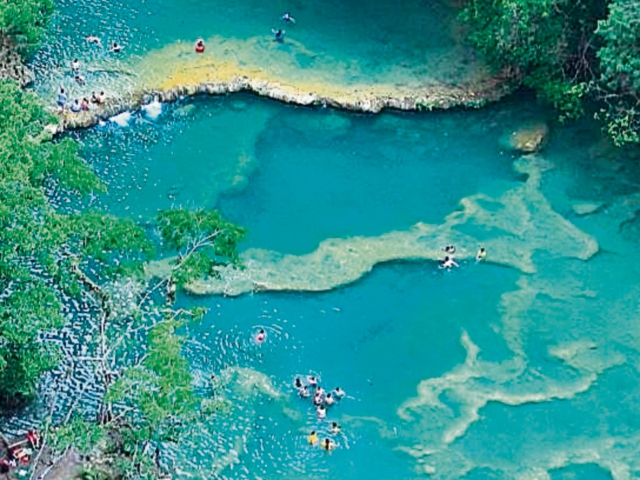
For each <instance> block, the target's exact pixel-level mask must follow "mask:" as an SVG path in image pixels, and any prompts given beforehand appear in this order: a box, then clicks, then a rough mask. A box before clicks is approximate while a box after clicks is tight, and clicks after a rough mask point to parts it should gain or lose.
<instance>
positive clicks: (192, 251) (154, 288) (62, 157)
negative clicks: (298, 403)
mask: <svg viewBox="0 0 640 480" xmlns="http://www.w3.org/2000/svg"><path fill="white" fill-rule="evenodd" d="M53 7H54V4H53V0H6V1H3V2H0V37H2V41H3V42H4V43H6V40H7V39H8V42H9V45H12V46H14V47H15V46H17V47H18V49H19V51H20V53H21V54H22V55H23V57H26V56H28V55H30V54H31V53H33V51H34V50H35V49H36V48H37V46H38V44H39V41H40V39H41V36H42V32H43V31H44V27H45V26H46V24H47V22H48V20H49V18H50V16H51V14H52V13H53ZM52 123H56V120H55V119H54V118H53V117H51V116H50V115H49V114H48V113H46V111H45V110H44V108H43V106H42V105H41V103H40V101H39V99H38V98H37V97H36V96H35V95H34V94H32V93H29V92H26V91H23V90H21V89H20V87H19V85H18V84H17V83H15V82H13V81H9V80H0V415H1V414H2V413H3V411H4V410H6V409H7V408H15V407H20V408H21V407H24V406H25V405H28V403H29V402H30V401H31V400H33V399H34V396H35V395H36V394H37V387H38V385H39V383H40V381H41V379H42V376H43V374H45V373H46V372H49V371H51V370H54V369H57V370H58V371H59V373H61V372H63V371H65V369H66V372H65V373H64V375H65V376H69V377H70V376H74V375H77V374H78V372H82V375H83V379H84V380H83V382H84V388H85V389H89V390H92V395H91V396H92V398H99V399H101V400H100V404H99V405H97V406H95V405H94V406H92V408H93V411H91V410H90V411H88V410H87V408H86V407H85V406H82V396H83V394H84V393H85V392H84V391H83V392H79V393H78V397H77V399H76V402H75V403H74V404H73V405H72V406H70V407H67V410H66V411H60V409H59V408H56V409H52V411H51V413H52V415H51V416H50V417H49V418H47V419H46V424H45V425H43V429H44V430H45V432H46V434H45V439H44V440H45V445H46V446H47V450H48V452H49V453H48V454H49V455H52V456H53V460H54V461H55V459H56V458H59V456H60V454H61V453H62V452H64V451H66V449H67V447H69V446H71V445H73V446H74V448H76V449H77V450H79V451H80V452H82V453H85V454H87V455H91V456H92V458H93V461H92V462H91V463H88V464H85V469H86V471H85V472H84V474H83V478H96V479H97V478H157V477H158V476H159V475H160V469H161V466H160V462H159V455H160V450H159V448H158V447H161V445H162V442H167V441H170V442H171V441H177V440H178V439H179V438H180V435H181V433H182V430H183V429H184V428H185V425H186V424H188V422H187V421H188V420H190V419H193V418H194V417H195V416H196V415H198V416H199V417H200V418H202V417H203V416H204V415H206V413H207V412H208V411H211V399H208V398H199V397H198V396H197V395H196V393H195V392H194V389H193V378H192V377H191V373H190V369H189V364H188V361H187V360H186V359H185V358H184V357H183V353H182V346H183V343H184V338H183V336H182V334H180V333H179V331H180V330H181V329H183V328H184V327H185V326H186V325H187V324H188V323H190V322H193V321H198V320H199V319H201V318H202V316H203V314H204V311H203V310H202V309H192V310H182V309H180V310H175V309H174V308H173V302H174V301H175V298H176V293H177V292H176V290H177V288H179V287H180V286H182V285H184V284H185V283H188V282H189V281H190V280H192V279H194V278H197V277H200V276H203V275H216V267H217V266H218V265H225V264H227V263H229V262H233V263H234V264H238V263H239V261H238V257H237V254H236V246H237V244H238V242H239V241H240V240H241V239H242V237H243V235H244V231H243V230H242V229H241V228H239V227H237V226H236V225H233V224H231V223H230V222H228V221H226V220H225V219H224V218H222V217H221V216H220V215H219V214H218V212H215V211H196V212H189V211H186V210H183V209H177V210H169V211H163V212H160V213H159V214H158V217H157V219H156V220H157V221H156V223H155V225H151V226H150V227H149V226H146V228H145V229H143V228H142V227H141V226H140V225H138V224H137V223H136V222H134V221H132V220H130V219H126V218H117V217H114V216H111V215H108V214H105V213H104V212H99V211H79V212H74V213H65V211H62V210H60V209H59V208H57V207H56V205H54V204H53V203H52V202H51V200H50V199H51V198H52V197H51V196H50V195H48V193H50V192H52V191H55V190H57V191H66V192H67V194H68V195H71V197H74V196H75V197H76V198H80V197H82V196H84V195H87V194H89V193H92V192H105V191H106V188H105V186H104V185H103V183H102V182H101V181H100V179H99V178H98V177H97V176H96V175H95V174H94V173H93V172H92V170H91V168H90V167H89V166H88V165H87V164H86V163H85V162H84V161H83V160H82V159H81V158H79V156H78V146H77V144H76V143H75V142H74V141H72V140H71V139H69V138H66V139H64V140H61V141H53V139H52V138H51V134H50V133H48V130H47V128H46V126H47V125H49V124H52ZM171 252H173V253H174V254H177V255H176V257H175V260H173V261H172V262H171V268H170V270H169V273H168V275H167V276H166V278H161V279H150V278H147V277H146V275H145V273H144V264H145V262H148V261H152V260H153V259H154V257H155V256H156V255H157V254H158V253H161V254H163V255H164V256H166V255H167V254H171ZM79 305H89V307H88V312H89V316H88V318H87V320H85V322H84V323H85V324H86V325H83V326H80V328H84V329H85V331H84V334H83V349H84V350H83V352H84V353H83V356H82V358H71V359H69V358H68V356H69V355H70V353H69V352H68V351H67V352H63V351H62V350H60V348H59V347H57V346H56V344H55V343H52V342H50V341H48V340H47V339H48V338H55V337H56V335H55V334H54V335H53V336H51V335H47V334H48V333H49V332H55V331H56V330H57V329H59V328H61V327H63V326H64V325H65V324H66V323H67V320H66V319H65V317H64V316H63V314H62V313H63V312H64V311H66V312H70V313H71V314H72V315H73V314H74V312H76V313H77V312H78V311H79V310H78V308H79V307H78V306H79ZM80 309H81V310H82V307H80ZM85 310H86V308H85ZM78 327H79V326H78V325H76V327H75V328H78ZM76 333H78V334H79V333H80V332H76ZM61 362H62V363H61ZM65 362H66V363H65ZM65 365H66V366H65ZM69 365H71V366H69ZM96 395H97V397H96ZM53 405H55V399H54V400H53ZM54 413H55V415H54ZM0 433H2V432H0ZM152 444H153V447H154V448H151V447H152ZM153 452H155V454H153Z"/></svg>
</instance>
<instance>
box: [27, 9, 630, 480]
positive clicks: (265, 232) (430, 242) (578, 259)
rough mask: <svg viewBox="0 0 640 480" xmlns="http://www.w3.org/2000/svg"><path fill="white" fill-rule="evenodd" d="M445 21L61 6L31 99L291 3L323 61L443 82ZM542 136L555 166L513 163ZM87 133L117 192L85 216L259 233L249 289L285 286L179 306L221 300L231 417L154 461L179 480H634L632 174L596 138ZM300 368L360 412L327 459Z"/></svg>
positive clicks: (223, 111) (220, 348) (211, 331)
mask: <svg viewBox="0 0 640 480" xmlns="http://www.w3.org/2000/svg"><path fill="white" fill-rule="evenodd" d="M444 5H445V4H444V3H439V2H427V3H425V4H419V3H418V2H415V3H411V2H410V3H408V4H406V5H404V4H403V5H402V13H403V15H402V20H401V21H399V20H398V19H397V17H395V16H394V15H393V13H394V12H397V10H398V9H399V8H400V7H398V5H397V4H395V3H393V2H388V3H387V2H375V3H369V4H366V5H360V4H356V3H354V2H343V3H338V2H334V3H332V2H329V3H323V4H320V3H317V4H308V3H304V4H303V3H297V4H287V5H285V4H275V5H270V6H265V4H262V3H257V2H242V3H237V2H236V3H234V4H228V5H226V4H221V3H220V4H219V3H215V2H211V3H204V2H187V3H185V2H170V1H166V2H162V3H154V4H153V5H150V4H149V3H148V2H147V3H144V4H142V3H140V4H138V3H126V4H125V3H117V2H114V3H112V4H110V6H109V8H108V9H107V8H106V7H105V6H104V4H103V3H102V2H98V1H96V2H84V3H82V4H81V5H78V4H76V3H75V2H73V3H72V2H62V9H63V12H64V14H65V15H69V14H72V18H73V19H75V20H76V21H75V22H67V23H64V22H62V21H60V23H59V24H58V26H57V27H56V28H58V29H59V31H61V32H63V34H62V35H61V37H60V39H59V41H58V42H55V43H54V42H52V43H50V44H49V45H48V46H47V47H46V48H45V50H44V52H43V53H42V54H41V56H40V58H39V59H38V60H37V61H36V65H38V66H39V68H41V69H42V71H41V76H40V81H39V84H38V85H37V88H39V89H46V88H48V86H50V85H51V80H54V81H56V79H59V78H60V77H59V76H60V75H61V73H60V71H59V70H56V69H55V68H53V69H52V68H51V65H52V63H55V60H56V59H59V58H67V57H70V56H72V55H73V53H72V52H73V50H72V48H73V45H74V43H73V42H74V40H77V39H78V38H81V36H82V35H84V34H89V33H94V32H95V31H96V30H97V29H101V31H102V30H103V31H106V32H109V34H110V35H116V34H117V35H120V37H119V38H123V39H124V40H123V41H124V42H126V43H127V46H128V50H129V48H130V49H131V50H132V51H131V54H132V55H133V56H134V57H135V56H136V55H142V54H144V53H146V52H147V51H148V50H151V49H154V48H159V47H162V46H163V45H166V44H167V43H169V42H173V41H175V40H178V39H183V40H187V39H189V38H191V37H193V36H197V35H203V36H206V35H212V34H214V33H218V34H220V35H223V36H228V37H236V38H245V39H246V38H250V37H252V36H254V35H256V33H255V32H256V31H257V30H258V29H262V28H264V26H265V25H267V28H270V25H271V24H273V23H274V22H275V20H277V16H278V14H279V13H280V11H282V10H284V9H290V10H291V12H292V14H293V15H294V16H296V17H298V19H299V24H298V25H296V27H294V28H296V30H295V32H296V35H298V34H299V35H300V38H301V39H302V40H301V41H303V43H305V45H306V46H307V48H310V49H314V50H321V49H326V52H327V55H330V56H331V57H332V58H338V57H340V56H343V58H346V57H349V58H352V59H353V58H356V59H359V60H360V63H361V64H362V65H365V66H366V68H369V69H370V70H368V71H369V72H370V73H371V75H375V74H376V72H377V71H378V70H380V71H382V70H388V69H389V68H391V67H390V66H393V64H395V63H396V62H397V63H398V64H400V63H402V62H405V61H406V62H409V63H412V62H414V63H415V62H418V61H419V62H421V64H422V65H424V68H425V69H430V71H433V72H434V75H440V74H441V73H442V72H443V71H444V70H440V69H439V68H440V67H439V66H440V63H438V61H437V59H438V58H441V57H440V55H442V54H443V51H446V52H448V53H447V55H449V54H450V53H451V52H452V51H457V50H456V49H457V48H458V47H457V46H456V45H457V44H456V42H455V36H456V33H455V30H456V28H455V27H454V26H452V25H451V24H450V23H448V22H447V21H446V20H447V19H451V18H452V12H451V11H450V10H449V9H448V8H447V7H445V6H444ZM423 7H424V9H423ZM209 12H211V15H210V16H209V15H208V14H209ZM385 12H387V13H386V14H385ZM425 12H427V13H425ZM214 13H215V14H214ZM418 13H420V14H419V15H418ZM61 18H65V17H61ZM311 19H313V20H312V21H310V20H311ZM346 19H348V22H347V20H346ZM310 23H313V29H311V28H310V27H309V24H310ZM101 25H102V26H101ZM346 26H348V28H345V27H346ZM298 27H300V29H299V31H298V30H297V29H298ZM430 29H431V30H430ZM329 30H331V31H332V32H335V35H329V34H328V32H329ZM417 31H420V32H423V31H425V32H426V31H432V32H434V33H433V34H432V35H418V34H416V32H417ZM56 46H58V47H59V49H60V51H55V48H54V47H56ZM83 48H84V47H83ZM372 52H375V53H376V55H372ZM378 53H379V55H378ZM458 53H459V52H458ZM94 54H95V53H91V52H90V51H89V50H87V52H86V55H87V56H88V57H87V58H89V57H90V56H91V55H94ZM60 55H62V57H61V56H60ZM345 61H346V60H345ZM414 66H415V65H414ZM301 68H306V67H301ZM366 68H365V70H366ZM456 68H457V67H456ZM101 75H102V74H101ZM105 75H107V74H105ZM545 120H547V121H549V122H550V126H551V137H550V141H549V143H548V145H547V146H546V148H545V149H544V150H543V151H542V152H541V153H540V154H539V155H536V156H531V157H520V156H518V155H516V154H514V153H513V152H509V151H506V150H505V149H504V148H503V147H501V145H503V142H502V139H503V138H504V136H505V135H506V134H508V133H510V132H512V131H513V130H514V129H516V128H518V127H520V126H523V125H527V124H529V123H531V122H539V121H545ZM72 135H73V136H74V137H76V138H78V139H79V140H80V142H81V143H82V145H83V147H82V153H83V155H84V157H85V158H86V159H87V160H88V162H89V163H90V164H91V165H92V166H93V167H94V168H95V170H96V171H97V173H98V174H99V175H100V176H101V177H102V178H103V179H104V180H105V182H106V183H107V184H108V187H109V193H108V194H107V195H104V196H100V197H94V198H91V199H89V200H87V201H86V202H85V203H86V204H87V205H90V206H91V207H93V208H103V209H105V210H107V211H110V212H113V213H116V214H118V215H126V216H132V217H133V218H136V219H138V220H139V221H141V222H142V223H143V224H145V223H146V222H147V221H148V220H149V219H150V218H151V217H152V216H153V215H154V214H155V212H156V211H157V210H158V209H165V208H169V207H171V206H172V205H184V206H188V207H190V208H197V207H217V208H220V209H221V210H222V212H223V213H224V214H225V215H226V216H228V217H229V218H230V219H232V220H234V221H236V222H238V223H240V224H242V225H244V226H245V227H246V228H247V229H248V232H249V233H248V236H247V239H246V242H245V243H244V244H243V245H242V250H243V258H244V259H245V262H246V263H247V264H248V265H250V267H251V268H248V269H247V270H248V272H249V273H248V274H247V275H255V277H254V278H259V279H261V278H269V279H270V280H271V282H270V283H268V288H266V290H267V291H264V292H260V293H251V288H245V287H246V285H245V284H244V283H242V282H243V281H244V280H246V279H242V278H241V279H240V280H238V279H229V282H230V284H233V282H236V281H237V282H238V284H239V286H238V288H232V289H230V290H229V291H232V292H233V293H237V294H239V295H237V296H221V295H210V296H190V295H188V294H181V295H180V296H179V299H178V303H179V305H185V306H190V305H205V306H207V307H208V308H209V312H208V314H207V316H206V318H205V319H204V321H203V322H202V323H201V324H199V325H195V326H191V327H190V329H189V330H188V332H187V333H188V337H189V341H188V343H187V346H186V353H187V355H188V357H189V358H190V360H191V361H192V365H193V371H194V375H195V377H196V386H197V388H198V389H199V390H200V391H201V393H203V394H204V395H211V394H212V391H211V390H212V386H211V384H210V382H209V380H208V379H209V377H210V375H211V374H212V373H215V374H216V375H217V376H218V378H219V379H220V382H221V383H220V384H219V386H218V387H217V390H216V393H215V395H216V397H215V398H225V399H227V400H229V401H230V406H229V407H228V409H226V410H224V411H222V412H220V413H219V414H218V415H217V416H216V418H215V421H212V422H204V423H198V424H197V425H196V426H195V427H194V432H193V433H192V435H191V436H189V437H188V438H186V439H184V440H183V442H182V443H181V444H180V445H177V446H175V445H168V444H167V445H164V446H163V449H164V451H165V452H166V454H165V457H164V458H165V462H166V464H167V466H168V467H169V468H171V469H172V470H173V471H174V472H175V473H176V478H265V479H275V478H278V479H279V478H291V479H293V478H314V479H315V478H318V479H324V478H340V479H360V478H374V479H378V478H380V479H416V478H436V479H457V478H465V479H489V478H491V479H493V478H497V479H512V478H517V479H523V480H529V479H554V480H555V479H571V478H576V479H594V480H597V479H602V478H614V479H616V480H626V479H632V478H638V476H640V436H639V435H638V433H637V432H638V427H639V426H640V416H639V415H638V413H637V404H638V399H640V389H639V388H638V384H639V382H638V380H639V377H640V375H639V373H638V372H639V366H640V355H639V352H640V335H639V334H640V331H639V330H638V327H637V317H638V311H640V308H639V307H640V305H639V301H638V298H640V296H639V294H640V288H639V287H638V278H639V274H640V267H638V262H637V261H636V259H637V249H638V242H639V240H640V236H639V234H640V230H639V229H640V223H639V220H638V219H637V215H636V213H637V211H639V210H640V193H639V192H640V182H638V181H637V179H638V178H640V175H639V174H640V163H639V162H638V158H637V157H638V155H637V154H636V153H634V152H630V151H629V152H619V151H615V150H613V149H611V148H610V147H608V146H607V145H606V143H605V142H604V141H602V139H601V137H600V135H599V132H598V131H597V130H595V129H594V128H593V126H592V125H589V124H583V125H577V126H573V127H561V126H558V125H555V124H554V123H553V122H551V121H550V120H549V118H547V112H545V111H544V110H543V109H542V108H541V107H539V106H538V105H536V104H535V103H534V102H533V101H532V100H531V99H529V98H526V97H524V96H518V97H516V98H513V99H510V100H509V101H505V102H503V103H501V104H500V105H496V106H493V107H490V108H486V109H483V110H481V111H474V112H469V111H450V112H442V113H429V114H397V113H383V114H380V115H376V116H367V115H354V114H347V113H341V112H336V111H332V110H326V109H306V108H298V107H291V106H285V105H281V104H277V103H274V102H267V101H263V100H260V99H258V98H255V97H253V96H248V95H233V96H229V97H224V98H195V99H183V100H181V101H180V102H178V103H177V104H176V105H171V106H168V105H165V106H163V112H162V114H161V115H160V116H159V117H158V118H156V119H152V118H149V117H148V116H146V115H145V114H143V113H141V112H132V117H131V119H130V121H129V122H128V126H126V127H122V126H118V125H116V124H115V123H113V122H107V123H106V124H104V125H101V126H98V127H96V128H94V129H91V130H86V131H82V132H76V133H73V134H72ZM416 224H418V226H417V227H415V225H416ZM390 232H395V233H390ZM328 239H337V240H335V241H333V242H330V243H328V244H327V243H326V241H327V240H328ZM341 239H343V240H341ZM448 241H454V242H456V244H457V245H458V247H459V250H460V253H461V255H462V254H464V253H465V252H467V251H470V252H471V254H472V255H473V253H474V252H475V248H477V247H478V246H479V245H481V244H484V245H486V246H487V247H488V250H489V256H488V259H487V260H488V261H487V262H483V263H476V262H474V261H472V260H471V261H469V260H464V261H461V262H460V263H461V266H460V268H457V269H454V270H453V271H451V272H444V271H442V270H439V269H438V268H437V264H436V262H434V261H432V260H433V258H434V255H436V254H437V255H442V252H441V251H440V250H438V249H439V248H440V247H442V246H443V245H444V244H445V242H448ZM323 242H324V243H323ZM433 252H435V254H434V253H433ZM305 255H306V256H305ZM314 255H315V257H314ZM317 257H321V258H320V260H317ZM309 258H311V259H312V260H313V259H316V260H317V261H316V262H315V263H314V261H309ZM389 259H391V260H393V261H386V262H383V261H384V260H389ZM378 262H380V263H378ZM265 272H266V273H265ZM261 275H262V276H261ZM248 279H249V280H251V277H248ZM274 279H275V280H274ZM287 281H288V282H287ZM245 283H246V282H245ZM249 283H250V282H249ZM234 285H235V284H234ZM292 285H293V287H292ZM232 286H233V285H232ZM278 288H282V289H284V290H287V291H276V290H278ZM318 289H321V290H325V291H322V292H317V291H315V290H318ZM259 328H264V329H265V330H266V331H267V332H268V340H267V342H266V343H265V344H263V345H262V346H260V347H258V346H256V345H255V343H254V342H253V341H252V335H254V334H255V332H256V331H257V330H258V329H259ZM310 373H313V374H316V375H318V376H320V377H321V378H322V383H323V385H326V386H327V387H329V388H333V387H335V386H337V385H340V386H341V387H343V388H344V389H345V390H346V391H347V394H348V398H347V399H345V400H344V401H343V402H342V403H341V404H340V405H338V406H336V407H334V408H332V409H331V411H330V412H329V415H328V418H327V421H328V422H332V421H338V422H339V423H340V424H341V425H342V426H343V435H341V436H339V437H336V441H337V443H338V448H337V449H336V450H335V451H334V452H332V454H330V455H329V454H326V453H325V452H323V451H321V450H319V449H313V448H310V447H309V446H308V445H307V444H306V436H307V434H308V433H309V431H310V430H311V429H317V430H319V431H320V432H322V436H324V435H327V434H328V423H327V422H319V421H318V420H317V418H316V417H315V414H314V412H313V410H312V408H311V407H310V405H309V404H308V403H307V402H304V401H302V400H301V399H299V398H297V397H296V395H295V394H294V393H295V392H293V389H292V387H291V385H292V382H293V379H294V377H295V376H296V375H307V374H310Z"/></svg>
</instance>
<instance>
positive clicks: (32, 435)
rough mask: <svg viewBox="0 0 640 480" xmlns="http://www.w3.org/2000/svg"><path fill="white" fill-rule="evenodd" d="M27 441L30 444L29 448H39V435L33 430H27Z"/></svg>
mask: <svg viewBox="0 0 640 480" xmlns="http://www.w3.org/2000/svg"><path fill="white" fill-rule="evenodd" d="M27 442H29V445H31V448H33V449H35V450H37V449H39V448H40V435H38V432H36V431H35V430H29V431H28V432H27Z"/></svg>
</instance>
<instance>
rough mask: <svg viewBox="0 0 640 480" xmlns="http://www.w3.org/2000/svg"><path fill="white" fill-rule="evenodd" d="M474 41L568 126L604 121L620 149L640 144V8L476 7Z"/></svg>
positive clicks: (474, 1) (531, 3)
mask: <svg viewBox="0 0 640 480" xmlns="http://www.w3.org/2000/svg"><path fill="white" fill-rule="evenodd" d="M461 16H462V19H463V20H464V21H465V23H466V24H467V25H468V26H469V35H468V37H469V40H470V42H471V43H472V45H473V46H474V47H475V48H476V49H477V50H478V51H479V52H481V53H482V54H483V55H484V56H485V58H486V59H487V60H488V62H489V64H490V65H491V66H493V67H494V68H495V69H496V70H498V71H507V72H510V73H511V74H512V75H513V76H514V77H516V78H519V79H521V80H522V81H523V83H524V84H525V85H527V86H529V87H531V88H533V89H534V90H536V91H537V92H538V94H539V95H540V96H541V98H543V99H546V100H547V101H549V102H550V103H551V104H552V105H553V106H554V107H555V108H556V109H557V110H558V113H559V117H560V120H571V119H575V118H579V117H580V116H582V115H584V113H585V107H586V106H587V105H590V104H593V103H595V104H596V105H597V106H598V109H597V110H598V111H597V114H596V116H597V118H599V119H601V120H602V121H603V122H604V126H605V130H606V131H607V132H608V133H609V135H610V137H611V138H612V140H613V141H614V142H615V143H616V144H617V145H624V144H628V143H639V142H640V136H639V133H640V117H639V115H640V100H639V99H640V81H639V77H638V76H639V75H640V74H639V73H638V72H640V68H639V67H640V43H639V39H640V33H639V32H640V28H638V25H640V4H639V3H638V2H637V1H635V0H468V1H467V3H466V5H465V7H464V10H463V12H462V14H461Z"/></svg>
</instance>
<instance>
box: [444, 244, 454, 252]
mask: <svg viewBox="0 0 640 480" xmlns="http://www.w3.org/2000/svg"><path fill="white" fill-rule="evenodd" d="M443 250H444V251H445V252H447V253H456V247H455V246H453V245H447V246H445V247H444V248H443Z"/></svg>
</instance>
